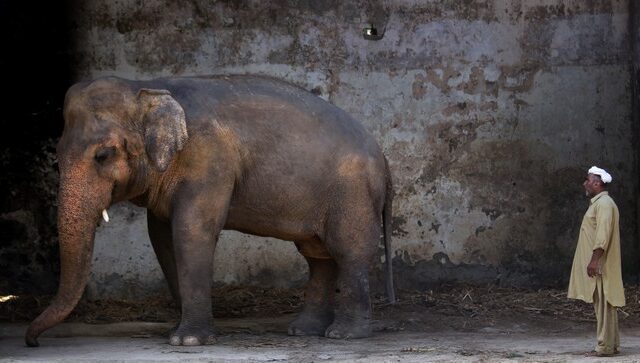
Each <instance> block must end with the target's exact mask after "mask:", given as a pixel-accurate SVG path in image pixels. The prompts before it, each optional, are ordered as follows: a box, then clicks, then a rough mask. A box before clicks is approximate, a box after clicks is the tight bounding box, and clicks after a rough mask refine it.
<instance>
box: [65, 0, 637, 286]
mask: <svg viewBox="0 0 640 363" xmlns="http://www.w3.org/2000/svg"><path fill="white" fill-rule="evenodd" d="M629 1H630V0H624V1H623V0H593V1H584V0H527V1H525V0H477V1H466V0H465V1H458V0H445V1H411V0H388V1H385V2H371V3H370V2H366V1H326V2H311V1H288V2H269V1H239V2H231V1H216V2H209V1H198V0H193V1H178V2H175V1H163V0H157V1H145V2H141V1H133V0H123V1H119V2H103V1H84V2H78V4H77V5H76V6H75V7H74V9H75V14H74V19H75V22H76V25H77V26H76V29H75V36H76V40H77V47H76V49H75V50H74V56H75V65H76V69H77V78H78V79H85V78H93V77H97V76H102V75H118V76H122V77H130V78H153V77H156V76H166V75H199V74H223V73H259V74H267V75H271V76H275V77H279V78H282V79H286V80H289V81H291V82H294V83H296V84H298V85H300V86H302V87H304V88H306V89H309V90H310V91H312V92H315V93H316V94H318V95H319V96H320V97H323V98H325V99H327V100H329V101H330V102H332V103H334V104H336V105H338V106H339V107H342V108H343V109H345V110H346V111H348V112H349V113H351V114H352V115H354V116H355V117H356V118H358V119H360V120H361V121H362V122H363V123H364V125H365V126H366V128H367V129H368V130H369V131H370V132H371V133H372V134H373V135H375V137H376V138H377V139H378V140H379V142H380V144H381V145H382V146H383V148H384V151H385V153H386V155H387V156H388V158H389V160H390V164H391V168H392V170H393V174H394V180H395V191H396V193H397V196H396V200H395V205H394V216H395V217H394V241H393V245H394V250H395V251H394V255H395V258H394V265H395V267H396V272H397V273H396V280H397V283H398V285H399V286H400V287H404V288H421V287H424V286H427V285H430V284H434V283H439V282H446V281H452V280H460V281H467V282H480V283H484V282H499V283H507V284H517V285H522V286H537V285H553V284H560V283H563V282H564V281H566V278H567V275H568V270H569V268H570V262H571V258H572V254H573V250H574V245H575V240H576V238H577V233H578V227H579V223H580V220H581V216H582V213H583V212H584V210H585V208H586V205H587V201H586V199H585V198H584V195H583V191H582V188H581V182H582V177H583V175H584V174H585V170H586V169H587V168H588V167H590V166H591V165H594V164H595V165H599V166H601V167H604V168H607V169H609V170H610V171H611V173H612V174H613V176H614V183H613V185H612V188H611V193H612V195H613V196H614V198H615V199H616V201H617V203H618V205H619V207H620V210H621V215H622V236H623V245H624V246H623V249H624V256H625V257H624V261H625V272H626V273H627V274H631V273H635V271H636V269H637V268H636V267H635V266H633V264H632V263H631V262H632V261H635V260H636V258H637V257H638V254H637V235H636V218H637V216H636V214H637V206H636V200H637V198H638V193H637V188H638V170H637V148H636V147H634V145H633V141H634V138H635V130H636V129H635V127H634V125H633V122H632V120H633V114H632V103H633V101H632V92H631V89H632V85H631V79H632V71H631V69H632V67H631V65H630V61H629V59H631V53H632V51H631V46H630V44H631V43H632V40H631V39H632V37H631V35H630V31H629V29H630V25H629V24H630V8H631V6H630V3H629ZM370 22H373V23H374V24H375V26H376V27H378V29H380V30H382V29H386V32H385V34H384V37H383V38H382V39H381V40H378V41H374V40H366V39H364V38H363V36H362V29H363V28H364V27H366V26H367V24H368V23H370ZM112 214H113V215H114V217H115V218H114V219H116V222H114V223H113V224H112V225H109V226H108V227H104V228H102V229H101V230H100V231H99V233H98V239H97V247H96V254H95V264H94V275H93V282H92V284H91V286H92V288H91V289H90V292H91V293H92V294H94V295H95V296H100V294H102V293H103V292H104V291H105V289H107V288H108V287H114V288H115V289H116V290H117V291H130V289H128V288H126V287H124V286H125V285H130V286H133V285H131V284H140V281H143V285H144V286H147V287H148V286H151V287H153V286H158V285H159V284H158V283H157V281H158V280H160V279H161V278H160V274H159V269H158V267H157V265H156V264H155V262H152V260H153V259H152V252H151V250H150V248H149V247H148V244H149V243H148V241H147V240H146V239H145V237H144V233H143V232H142V228H144V216H143V214H141V213H139V212H138V211H135V210H133V211H132V210H131V209H130V208H129V207H114V208H113V209H112ZM121 214H123V215H124V216H120V215H121ZM109 251H111V252H109ZM216 253H217V255H216V266H215V273H214V275H215V279H216V280H217V281H223V282H232V283H263V282H264V283H266V284H268V285H271V286H273V285H284V286H287V285H291V284H296V283H299V282H301V281H304V279H305V268H306V267H305V266H304V261H303V260H302V259H301V258H299V257H298V256H297V255H296V252H295V249H294V248H293V246H292V245H290V244H288V243H285V242H280V241H274V240H267V241H265V240H264V239H260V238H254V237H247V236H244V235H240V234H237V233H225V234H224V235H223V236H222V237H221V243H220V249H219V250H218V251H217V252H216ZM105 256H109V257H108V258H106V257H105ZM139 256H143V257H139ZM129 257H131V258H132V259H133V260H135V261H136V263H135V264H130V263H128V262H127V261H128V258H129ZM133 265H135V266H134V267H135V268H134V267H131V266H133ZM380 268H381V266H378V269H377V271H380ZM114 274H115V275H114ZM114 276H115V277H114ZM110 281H118V282H117V283H110ZM136 291H138V292H139V291H140V289H136ZM109 293H111V292H109ZM125 295H126V293H125Z"/></svg>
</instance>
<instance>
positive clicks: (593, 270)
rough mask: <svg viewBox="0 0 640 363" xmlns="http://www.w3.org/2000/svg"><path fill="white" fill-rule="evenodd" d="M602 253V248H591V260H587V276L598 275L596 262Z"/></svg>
mask: <svg viewBox="0 0 640 363" xmlns="http://www.w3.org/2000/svg"><path fill="white" fill-rule="evenodd" d="M603 253H604V250H603V249H602V248H596V249H595V250H593V255H591V262H589V265H588V266H587V275H589V277H596V276H598V275H600V272H599V271H598V262H600V257H602V254H603Z"/></svg>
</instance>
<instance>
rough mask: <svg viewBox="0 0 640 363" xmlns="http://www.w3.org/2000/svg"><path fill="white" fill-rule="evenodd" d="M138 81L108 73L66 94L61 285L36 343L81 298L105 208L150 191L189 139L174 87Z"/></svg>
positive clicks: (36, 330)
mask: <svg viewBox="0 0 640 363" xmlns="http://www.w3.org/2000/svg"><path fill="white" fill-rule="evenodd" d="M135 85H136V84H135V83H133V82H127V81H124V80H120V79H117V78H106V79H100V80H97V81H94V82H90V83H79V84H76V85H74V86H73V87H71V88H70V89H69V91H68V92H67V95H66V97H65V103H64V119H65V126H64V132H63V135H62V137H61V138H60V141H59V143H58V147H57V157H58V165H59V170H60V185H59V190H58V234H59V240H60V282H59V287H58V292H57V294H56V296H55V298H54V299H53V301H52V302H51V304H50V306H49V307H47V309H46V310H45V311H44V312H43V313H42V314H40V316H38V317H37V318H36V319H35V320H34V321H33V322H32V323H31V325H30V326H29V328H28V330H27V332H26V336H25V339H26V343H27V345H29V346H37V345H38V342H37V337H38V336H39V335H40V334H41V333H42V332H43V331H45V330H46V329H48V328H50V327H52V326H54V325H56V324H58V323H59V322H61V321H62V320H64V319H65V318H66V317H67V316H68V315H69V313H70V312H71V311H72V310H73V308H74V307H75V306H76V304H77V303H78V301H79V300H80V298H81V296H82V293H83V291H84V288H85V286H86V284H87V281H88V278H89V270H90V265H91V256H92V252H93V240H94V236H95V231H96V226H97V224H98V222H99V219H100V216H101V212H102V213H103V215H104V216H105V219H107V218H106V209H107V208H108V207H109V206H110V205H111V204H113V203H116V202H118V201H122V200H128V199H132V198H135V197H137V196H141V195H144V194H145V193H146V192H147V190H148V188H149V186H150V184H152V183H153V182H152V178H153V176H154V175H156V176H158V175H161V174H162V173H163V172H165V171H166V170H167V168H169V167H170V164H171V160H172V159H173V157H174V156H175V155H176V154H177V153H178V152H179V151H180V150H181V149H182V148H183V146H184V145H185V143H186V141H187V139H188V134H187V127H186V120H185V113H184V110H183V109H182V107H181V106H180V104H179V103H178V102H177V101H176V100H175V99H174V98H173V97H172V96H171V94H170V92H169V91H167V90H163V89H148V88H139V87H136V86H135Z"/></svg>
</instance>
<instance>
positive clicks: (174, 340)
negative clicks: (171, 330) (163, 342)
mask: <svg viewBox="0 0 640 363" xmlns="http://www.w3.org/2000/svg"><path fill="white" fill-rule="evenodd" d="M169 344H171V345H181V344H182V342H181V341H180V337H179V336H177V335H173V336H172V337H171V338H169Z"/></svg>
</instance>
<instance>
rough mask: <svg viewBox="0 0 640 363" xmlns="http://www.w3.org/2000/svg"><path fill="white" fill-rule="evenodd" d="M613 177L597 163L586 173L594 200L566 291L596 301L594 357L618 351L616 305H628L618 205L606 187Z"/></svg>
mask: <svg viewBox="0 0 640 363" xmlns="http://www.w3.org/2000/svg"><path fill="white" fill-rule="evenodd" d="M611 180H612V177H611V175H610V174H609V173H607V172H606V171H605V170H604V169H600V168H598V167H596V166H594V167H592V168H591V169H589V171H588V172H587V177H586V178H585V181H584V183H583V186H584V189H585V194H586V196H587V197H589V198H591V201H590V204H589V209H587V212H586V213H585V215H584V218H583V219H582V225H581V226H580V237H579V238H578V245H577V247H576V253H575V255H574V258H573V267H572V269H571V279H570V281H569V292H568V294H567V296H568V297H569V298H571V299H580V300H583V301H585V302H588V303H591V302H593V305H594V308H595V311H596V321H597V340H598V343H597V345H596V348H595V350H593V351H592V352H589V353H587V355H592V356H612V355H614V354H617V353H618V352H619V347H620V336H619V334H618V314H617V310H616V307H619V306H624V304H625V301H624V289H623V287H622V271H621V262H620V260H621V259H620V228H619V226H618V221H619V214H618V207H617V206H616V204H615V203H614V201H613V199H611V197H610V196H609V193H608V192H607V190H606V189H607V185H608V184H609V183H611Z"/></svg>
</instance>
